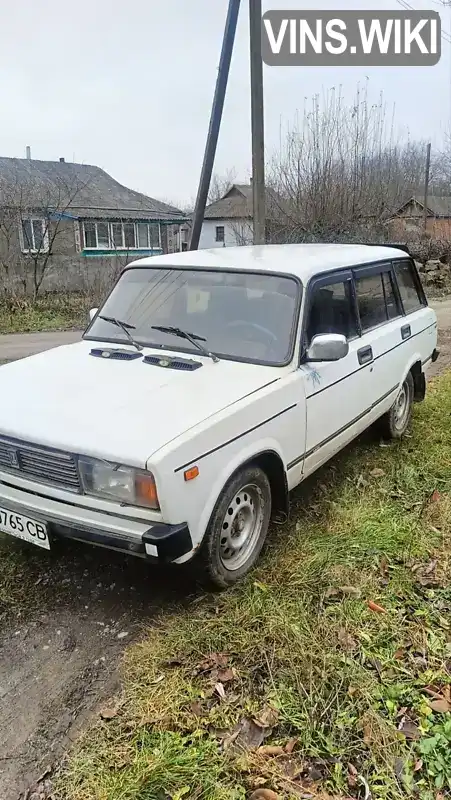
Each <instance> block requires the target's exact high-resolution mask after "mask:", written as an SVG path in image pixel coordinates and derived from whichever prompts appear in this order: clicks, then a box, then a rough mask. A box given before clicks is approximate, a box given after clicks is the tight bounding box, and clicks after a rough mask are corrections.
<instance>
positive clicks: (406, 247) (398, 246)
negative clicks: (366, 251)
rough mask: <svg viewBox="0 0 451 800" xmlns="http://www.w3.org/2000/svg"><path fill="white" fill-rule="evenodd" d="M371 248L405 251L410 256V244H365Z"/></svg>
mask: <svg viewBox="0 0 451 800" xmlns="http://www.w3.org/2000/svg"><path fill="white" fill-rule="evenodd" d="M365 244H367V245H368V246H369V247H394V248H396V250H404V252H405V253H407V254H408V255H409V256H410V250H409V245H408V244H401V242H365Z"/></svg>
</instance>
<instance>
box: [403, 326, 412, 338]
mask: <svg viewBox="0 0 451 800" xmlns="http://www.w3.org/2000/svg"><path fill="white" fill-rule="evenodd" d="M401 336H402V339H403V340H404V339H409V337H410V336H412V330H411V328H410V325H403V326H402V328H401Z"/></svg>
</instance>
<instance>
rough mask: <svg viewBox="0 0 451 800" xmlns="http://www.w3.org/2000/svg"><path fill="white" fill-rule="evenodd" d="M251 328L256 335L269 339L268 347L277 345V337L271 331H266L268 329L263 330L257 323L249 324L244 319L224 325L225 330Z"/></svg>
mask: <svg viewBox="0 0 451 800" xmlns="http://www.w3.org/2000/svg"><path fill="white" fill-rule="evenodd" d="M240 327H241V328H253V329H254V330H255V331H258V333H263V334H264V335H265V336H266V337H267V338H268V339H270V340H271V341H270V345H274V344H277V336H276V335H275V333H273V332H272V331H270V330H268V328H264V327H263V325H259V324H258V323H257V322H250V321H249V320H244V319H237V320H234V321H233V322H229V323H228V324H227V325H226V330H227V328H240Z"/></svg>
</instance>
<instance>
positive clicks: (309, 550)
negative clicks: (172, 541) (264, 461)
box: [56, 373, 451, 800]
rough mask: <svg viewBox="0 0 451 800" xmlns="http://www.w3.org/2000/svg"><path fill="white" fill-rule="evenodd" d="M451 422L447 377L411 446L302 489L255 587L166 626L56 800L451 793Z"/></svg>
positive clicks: (431, 796)
mask: <svg viewBox="0 0 451 800" xmlns="http://www.w3.org/2000/svg"><path fill="white" fill-rule="evenodd" d="M450 413H451V373H447V374H446V375H445V376H443V377H442V378H441V379H439V380H438V381H437V382H436V383H434V384H432V385H431V387H430V389H429V394H428V399H427V401H426V402H425V403H424V404H422V405H420V406H418V407H416V410H415V418H414V424H413V427H412V432H411V434H410V435H409V436H408V437H406V438H405V440H404V441H403V442H402V443H400V444H391V445H390V446H384V447H382V446H379V442H378V441H377V440H376V441H375V440H374V437H373V440H372V441H371V437H370V436H368V437H366V438H365V440H364V441H361V442H360V443H359V444H357V445H356V446H354V447H353V448H351V449H350V450H349V451H347V452H346V453H345V454H343V455H342V456H341V457H339V458H338V459H336V460H335V461H334V462H333V463H332V465H331V466H330V467H329V468H327V469H326V470H323V471H322V472H321V474H320V475H318V476H317V477H316V478H314V479H313V480H310V481H309V482H308V484H306V485H305V486H304V487H302V490H300V491H298V492H297V494H296V495H295V497H294V498H293V505H294V507H293V515H292V521H291V522H290V524H287V525H284V526H279V527H277V528H275V529H274V530H273V532H272V536H271V542H270V545H269V548H268V550H267V552H266V555H265V557H264V559H263V560H262V562H261V564H260V567H259V568H258V569H257V570H256V571H255V572H254V573H253V574H252V575H251V576H250V577H249V578H248V579H247V580H246V581H244V582H243V583H242V584H241V585H240V586H238V587H237V588H235V589H233V590H231V591H228V592H227V593H224V594H221V595H216V594H211V595H202V596H194V597H193V599H192V602H191V603H190V604H189V606H188V608H185V609H182V608H180V609H175V610H171V611H168V612H166V613H165V614H163V615H162V616H161V618H160V619H158V621H157V622H156V623H155V624H154V626H153V627H152V628H151V629H150V630H148V631H147V632H146V635H145V636H144V638H143V640H142V641H141V642H140V643H139V644H137V645H134V646H132V647H131V648H130V649H129V650H128V652H127V653H126V656H125V659H124V663H123V665H122V673H123V693H122V695H121V697H119V698H116V699H115V700H114V702H115V709H114V711H113V713H112V714H110V715H109V717H110V718H109V719H108V720H105V719H99V720H98V721H96V722H95V723H94V724H93V725H92V726H91V728H90V729H89V730H88V731H87V732H86V734H85V735H84V736H83V737H82V738H81V740H80V741H79V742H78V744H77V745H76V747H75V749H74V751H73V752H72V753H71V755H70V757H69V758H68V760H67V762H66V763H65V764H64V766H63V768H62V771H61V772H60V774H59V776H58V778H57V782H56V797H58V798H64V800H160V798H161V800H163V798H172V800H180V798H183V797H186V798H189V799H190V800H191V799H192V798H194V800H201V799H202V800H225V799H226V798H227V800H242V799H244V798H245V797H248V796H249V794H250V793H251V792H252V791H253V790H256V789H257V788H258V787H260V788H262V787H263V788H266V789H271V790H272V791H274V792H276V795H277V797H279V798H297V797H301V796H305V794H306V793H307V794H309V793H310V795H313V796H318V797H319V796H321V797H325V796H334V797H343V798H344V797H346V798H348V797H363V796H364V794H365V791H364V790H365V788H368V789H369V790H370V791H371V796H372V798H374V799H375V798H378V800H400V798H402V797H406V796H417V797H420V798H421V800H435V798H436V797H439V796H440V797H445V795H444V794H440V795H439V794H437V792H442V791H443V792H445V791H447V792H448V794H449V792H451V757H450V756H449V752H450V748H449V743H450V742H451V722H450V718H451V714H450V713H449V709H451V696H450V694H449V692H450V689H449V687H450V684H451V623H450V618H449V611H450V610H451V589H450V577H451V548H450V533H451V493H450V489H451V425H450ZM446 698H448V700H449V701H450V704H449V705H448V707H447V700H446ZM437 700H439V703H438V704H437ZM431 703H432V707H431ZM447 708H448V710H447ZM445 712H446V713H445ZM243 720H245V721H247V722H246V725H247V728H246V729H245V728H244V727H243ZM255 720H257V723H256V722H255ZM245 730H247V732H248V733H247V735H245ZM262 732H264V733H265V736H266V738H265V742H264V744H265V745H267V744H270V745H274V746H275V747H279V749H278V750H276V751H271V752H272V755H268V754H267V753H266V752H265V751H263V752H262V751H259V750H255V748H254V749H252V747H250V744H251V743H250V739H249V735H250V733H251V734H253V736H254V737H255V736H257V737H258V742H259V743H260V744H261V743H262ZM234 737H235V738H234ZM236 737H238V738H236ZM293 739H295V742H294V741H292V740H293ZM290 740H291V744H290V746H289V747H288V748H287V750H292V752H291V753H287V752H285V751H282V748H286V747H287V743H288V742H289V741H290ZM239 743H241V745H242V746H241V749H239V748H238V744H239ZM254 743H255V741H254ZM322 792H328V793H330V794H328V795H324V794H322ZM257 796H258V795H257ZM260 796H261V798H262V800H263V798H264V797H265V796H267V797H270V796H271V797H272V795H265V794H264V793H263V794H261V795H260Z"/></svg>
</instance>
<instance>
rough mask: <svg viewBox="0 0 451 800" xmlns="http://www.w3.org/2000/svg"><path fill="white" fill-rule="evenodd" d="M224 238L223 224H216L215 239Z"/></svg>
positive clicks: (219, 240)
mask: <svg viewBox="0 0 451 800" xmlns="http://www.w3.org/2000/svg"><path fill="white" fill-rule="evenodd" d="M224 240H225V228H224V225H216V241H217V242H223V241H224Z"/></svg>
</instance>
